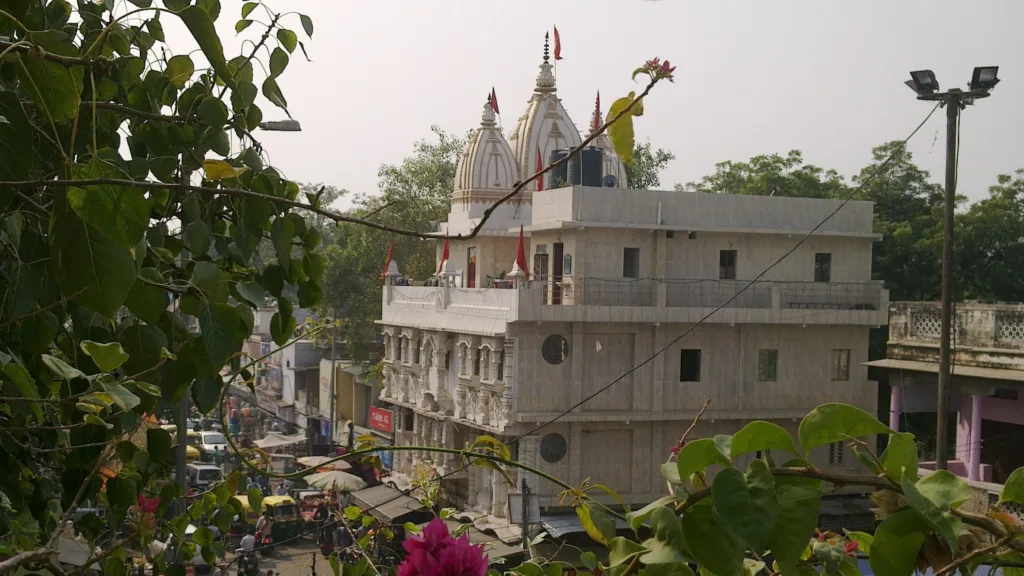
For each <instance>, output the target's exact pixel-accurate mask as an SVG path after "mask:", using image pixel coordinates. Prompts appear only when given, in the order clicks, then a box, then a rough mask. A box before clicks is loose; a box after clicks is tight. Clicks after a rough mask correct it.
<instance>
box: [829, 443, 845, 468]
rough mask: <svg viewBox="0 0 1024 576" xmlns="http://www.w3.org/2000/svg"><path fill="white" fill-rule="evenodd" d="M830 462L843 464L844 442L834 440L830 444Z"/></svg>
mask: <svg viewBox="0 0 1024 576" xmlns="http://www.w3.org/2000/svg"><path fill="white" fill-rule="evenodd" d="M828 463H829V464H842V463H843V443H842V442H833V443H831V444H829V445H828Z"/></svg>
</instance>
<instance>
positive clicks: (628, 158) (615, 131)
mask: <svg viewBox="0 0 1024 576" xmlns="http://www.w3.org/2000/svg"><path fill="white" fill-rule="evenodd" d="M635 97H636V93H635V92H630V93H629V96H626V97H625V98H619V99H618V100H616V101H615V102H612V106H611V108H609V109H608V116H607V118H608V120H612V119H613V118H615V116H616V115H617V114H619V113H620V112H622V111H623V110H625V109H626V107H627V106H629V104H630V103H631V102H632V101H633V98H635ZM643 113H644V105H643V102H642V101H641V102H637V104H636V105H635V106H633V108H631V109H630V111H629V113H628V114H625V115H623V116H622V117H621V118H619V119H618V120H616V121H615V123H613V124H612V125H611V126H609V127H608V138H609V139H610V140H611V142H612V147H613V148H615V153H616V154H618V155H619V157H620V158H622V161H623V162H625V163H626V164H631V163H632V162H633V148H634V147H635V145H636V142H635V137H634V135H633V116H642V115H643ZM718 576H723V575H721V574H719V575H718Z"/></svg>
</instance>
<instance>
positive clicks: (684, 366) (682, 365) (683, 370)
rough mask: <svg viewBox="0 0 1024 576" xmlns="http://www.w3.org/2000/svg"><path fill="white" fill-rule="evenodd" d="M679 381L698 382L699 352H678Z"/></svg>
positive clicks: (684, 350) (690, 350)
mask: <svg viewBox="0 0 1024 576" xmlns="http://www.w3.org/2000/svg"><path fill="white" fill-rule="evenodd" d="M679 381H680V382H700V350H693V349H685V348H684V349H683V350H680V351H679Z"/></svg>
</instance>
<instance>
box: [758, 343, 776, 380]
mask: <svg viewBox="0 0 1024 576" xmlns="http://www.w3.org/2000/svg"><path fill="white" fill-rule="evenodd" d="M778 371H779V351H778V350H758V351H757V381H758V382H775V381H776V379H777V378H778Z"/></svg>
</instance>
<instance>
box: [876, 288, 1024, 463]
mask: <svg viewBox="0 0 1024 576" xmlns="http://www.w3.org/2000/svg"><path fill="white" fill-rule="evenodd" d="M940 326H941V324H940V306H939V304H938V303H937V302H895V303H893V304H891V305H890V306H889V345H888V354H887V356H888V358H886V359H884V360H875V361H873V362H868V363H867V365H868V366H875V367H879V368H886V369H888V370H889V383H890V384H891V385H892V399H891V409H890V418H889V425H890V426H891V427H892V428H893V429H896V430H900V429H901V428H902V429H905V426H903V424H904V423H905V420H904V415H905V414H909V413H915V412H935V409H936V403H937V394H936V392H937V391H936V384H937V380H938V371H939V370H938V367H939V330H940ZM953 328H954V330H953V335H952V338H953V343H952V346H953V386H952V390H951V395H950V410H951V411H952V410H956V412H957V414H956V422H957V426H956V445H955V452H954V453H953V454H951V456H952V457H951V458H950V461H949V470H950V471H952V472H954V473H956V474H958V475H960V476H963V477H965V478H968V479H970V480H979V481H983V482H997V483H1002V482H1004V481H1005V480H1006V477H1007V476H1008V475H1009V474H1010V472H1012V471H1013V470H1014V469H1016V468H1018V467H1020V466H1024V450H1020V449H1019V446H1020V445H1021V443H1022V442H1024V394H1022V391H1024V305H1022V304H983V303H973V302H966V303H958V304H956V306H955V321H954V323H953ZM928 464H931V463H926V462H922V468H928V467H929V466H928Z"/></svg>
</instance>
